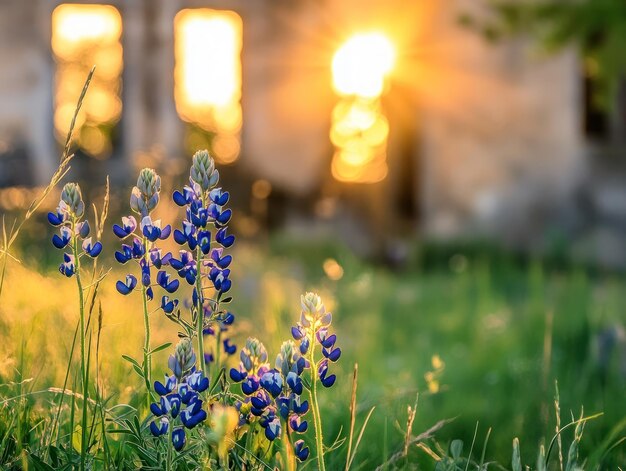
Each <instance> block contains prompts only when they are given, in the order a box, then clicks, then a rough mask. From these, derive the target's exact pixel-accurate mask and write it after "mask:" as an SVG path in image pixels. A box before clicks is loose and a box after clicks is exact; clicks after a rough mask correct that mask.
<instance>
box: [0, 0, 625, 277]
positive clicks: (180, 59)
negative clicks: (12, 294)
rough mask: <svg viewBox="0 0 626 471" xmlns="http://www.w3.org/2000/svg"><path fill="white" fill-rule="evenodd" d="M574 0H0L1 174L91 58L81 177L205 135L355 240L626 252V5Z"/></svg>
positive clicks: (148, 161)
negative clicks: (566, 1)
mask: <svg viewBox="0 0 626 471" xmlns="http://www.w3.org/2000/svg"><path fill="white" fill-rule="evenodd" d="M561 3H562V2H531V4H530V6H526V7H524V6H523V5H524V2H513V4H512V5H509V4H507V3H506V2H489V1H486V0H485V1H463V0H456V1H448V2H439V1H434V0H433V1H431V0H415V1H410V2H393V1H391V2H382V1H366V2H362V1H351V0H347V1H332V0H325V1H322V2H320V1H306V0H303V1H298V2H293V1H280V0H279V1H263V0H255V1H243V0H240V1H236V0H229V1H226V0H223V1H191V0H187V1H183V0H174V1H141V0H125V1H112V2H108V4H106V5H104V4H99V3H95V2H68V3H63V2H58V1H53V0H29V1H10V0H9V1H4V2H2V4H1V5H0V9H1V10H0V21H1V25H2V28H1V31H2V32H1V33H0V34H1V39H0V58H1V59H2V62H3V64H5V65H4V66H3V67H2V70H1V71H0V100H1V102H2V107H1V111H0V185H1V186H2V187H5V188H11V187H12V186H15V185H26V186H32V185H38V184H42V183H44V182H46V181H47V179H48V178H49V176H50V174H51V172H52V170H53V169H54V168H55V165H56V162H57V159H58V157H57V156H58V155H59V149H60V145H61V143H62V141H63V140H64V139H65V134H66V132H67V129H68V127H69V123H70V120H71V116H72V112H73V109H74V106H75V103H76V99H77V97H78V95H79V93H80V90H81V88H82V83H83V81H84V79H85V77H86V75H87V72H88V71H89V69H90V68H91V67H92V66H93V65H96V66H97V71H96V74H95V78H94V81H93V83H92V86H91V89H90V91H89V94H88V95H87V99H86V102H85V107H84V110H85V113H83V114H81V116H80V117H79V122H78V133H77V146H78V148H79V158H77V159H76V162H75V167H76V168H75V172H76V174H75V178H79V179H82V180H85V181H89V182H90V183H93V184H94V185H95V184H101V182H102V176H103V175H105V174H110V175H111V180H112V182H113V184H114V185H116V186H121V185H127V183H128V182H130V181H131V180H132V178H131V176H132V175H134V174H135V173H136V169H137V168H138V167H141V166H144V165H150V166H153V167H157V168H159V170H161V171H162V172H163V173H165V174H168V175H173V176H177V175H180V174H181V173H182V172H183V170H184V169H185V168H186V164H187V163H188V161H189V159H190V155H191V154H192V153H193V152H194V151H195V150H197V149H199V148H209V149H210V150H211V152H212V153H213V154H214V155H215V157H216V160H217V161H218V162H219V164H220V168H222V173H223V174H224V175H225V178H226V179H225V180H224V181H225V183H226V184H227V186H228V187H229V188H232V189H233V190H235V191H233V193H235V194H237V195H242V198H241V201H240V202H239V203H240V209H241V211H243V212H244V213H246V214H247V215H257V216H258V215H259V214H258V213H259V212H262V208H263V207H266V206H268V207H271V208H272V209H273V210H272V211H271V213H273V214H272V215H271V216H273V217H275V218H277V219H279V221H272V227H276V224H281V225H286V226H289V227H296V226H297V225H298V224H310V225H315V227H316V230H322V229H321V228H323V227H324V225H325V226H326V227H328V228H330V229H332V231H333V233H335V234H336V236H337V237H341V238H343V239H344V240H349V241H350V243H351V245H353V246H354V247H355V248H356V249H357V250H360V251H361V252H362V253H363V254H367V255H371V254H374V255H377V256H386V257H391V258H393V257H402V253H401V252H402V247H403V244H402V243H399V242H398V240H396V239H399V240H400V241H406V240H412V239H414V238H415V237H422V238H424V237H426V238H433V239H437V240H439V239H447V240H450V239H459V238H464V239H467V238H470V239H472V238H473V239H485V238H486V239H490V240H493V241H497V242H500V243H503V244H506V245H508V246H513V247H522V248H525V249H531V250H537V251H546V250H548V251H549V250H555V249H563V248H564V247H567V249H568V251H569V252H570V253H571V254H572V255H573V256H575V257H578V258H580V259H586V260H595V261H601V262H602V263H604V264H609V265H612V266H625V265H626V250H624V248H625V247H624V240H625V239H624V237H623V235H624V231H625V230H626V204H625V202H626V194H625V189H624V185H623V182H624V179H625V178H626V169H625V168H624V162H623V160H624V159H623V158H622V157H623V155H624V145H625V144H624V138H625V135H626V131H625V129H624V127H625V124H624V122H625V121H624V113H625V111H624V110H625V105H624V103H625V98H624V97H625V93H624V81H623V63H624V61H625V59H624V58H623V57H622V56H623V54H621V53H620V47H621V45H622V44H623V43H622V42H620V41H621V40H623V35H624V32H623V29H624V28H623V19H624V11H623V7H621V6H619V5H617V6H616V5H615V3H616V2H613V1H612V0H601V1H600V2H590V1H587V2H575V3H576V4H575V5H570V6H567V5H560V4H561ZM579 3H580V5H578V4H579ZM533 4H538V5H542V4H545V5H547V6H546V7H544V8H543V9H542V8H541V6H539V7H537V5H535V6H533ZM613 25H614V26H613ZM518 33H522V34H518ZM12 195H13V196H14V194H13V193H11V192H10V191H9V192H6V191H5V192H3V193H2V197H1V198H0V203H1V204H2V206H3V207H7V206H13V205H19V201H15V198H12ZM243 195H245V197H243ZM257 223H259V224H261V225H265V224H266V223H267V221H266V220H262V221H257ZM309 229H310V228H307V229H306V232H307V233H308V232H309Z"/></svg>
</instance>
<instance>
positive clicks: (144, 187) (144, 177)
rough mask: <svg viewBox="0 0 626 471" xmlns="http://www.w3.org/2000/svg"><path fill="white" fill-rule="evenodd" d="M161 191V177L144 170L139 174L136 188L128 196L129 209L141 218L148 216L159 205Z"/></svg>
mask: <svg viewBox="0 0 626 471" xmlns="http://www.w3.org/2000/svg"><path fill="white" fill-rule="evenodd" d="M160 191H161V177H159V176H158V175H157V173H156V172H155V171H154V170H153V169H151V168H144V169H143V170H142V171H141V172H139V178H137V186H135V187H133V189H132V191H131V194H130V208H131V209H132V210H133V211H135V212H136V213H137V214H140V215H141V217H142V218H144V217H146V216H148V215H149V214H150V212H151V211H153V210H154V208H156V206H157V204H159V192H160Z"/></svg>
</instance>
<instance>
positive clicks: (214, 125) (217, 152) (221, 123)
mask: <svg viewBox="0 0 626 471" xmlns="http://www.w3.org/2000/svg"><path fill="white" fill-rule="evenodd" d="M242 26H243V25H242V21H241V17H240V16H239V15H237V14H236V13H235V12H232V11H218V10H211V9H208V8H196V9H186V10H182V11H180V12H179V13H178V14H177V15H176V18H175V20H174V28H175V51H176V53H175V55H176V66H175V72H174V78H175V91H174V93H175V100H176V109H177V111H178V114H179V115H180V117H181V118H182V119H183V120H185V121H187V122H189V123H192V124H195V125H197V126H198V127H199V128H201V129H202V130H203V131H206V132H207V134H208V135H212V136H213V137H212V138H211V142H210V147H211V151H212V153H213V154H214V157H215V158H216V160H217V161H218V162H220V163H223V164H227V163H231V162H234V161H235V160H236V159H237V157H238V155H239V147H240V144H239V134H240V130H241V123H242V112H241V57H240V56H241V48H242Z"/></svg>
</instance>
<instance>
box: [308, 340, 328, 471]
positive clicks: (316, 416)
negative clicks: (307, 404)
mask: <svg viewBox="0 0 626 471" xmlns="http://www.w3.org/2000/svg"><path fill="white" fill-rule="evenodd" d="M309 362H310V363H311V389H310V390H309V392H310V395H311V409H312V410H313V425H314V427H315V446H316V448H317V466H318V468H319V471H326V466H325V465H324V439H323V437H322V416H321V415H320V408H319V404H318V403H317V363H316V361H315V333H313V329H311V356H310V359H309Z"/></svg>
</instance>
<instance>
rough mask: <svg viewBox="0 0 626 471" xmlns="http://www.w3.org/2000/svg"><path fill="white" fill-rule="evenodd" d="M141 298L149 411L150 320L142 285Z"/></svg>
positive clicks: (144, 371) (150, 371) (150, 372)
mask: <svg viewBox="0 0 626 471" xmlns="http://www.w3.org/2000/svg"><path fill="white" fill-rule="evenodd" d="M141 298H142V300H143V329H144V332H145V341H144V345H143V374H144V376H145V379H146V388H147V389H148V391H147V395H146V398H147V401H148V404H147V405H148V409H150V402H151V395H150V386H151V385H152V380H151V375H152V358H151V355H150V319H149V318H148V296H147V294H146V287H145V286H143V285H142V288H141Z"/></svg>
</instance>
